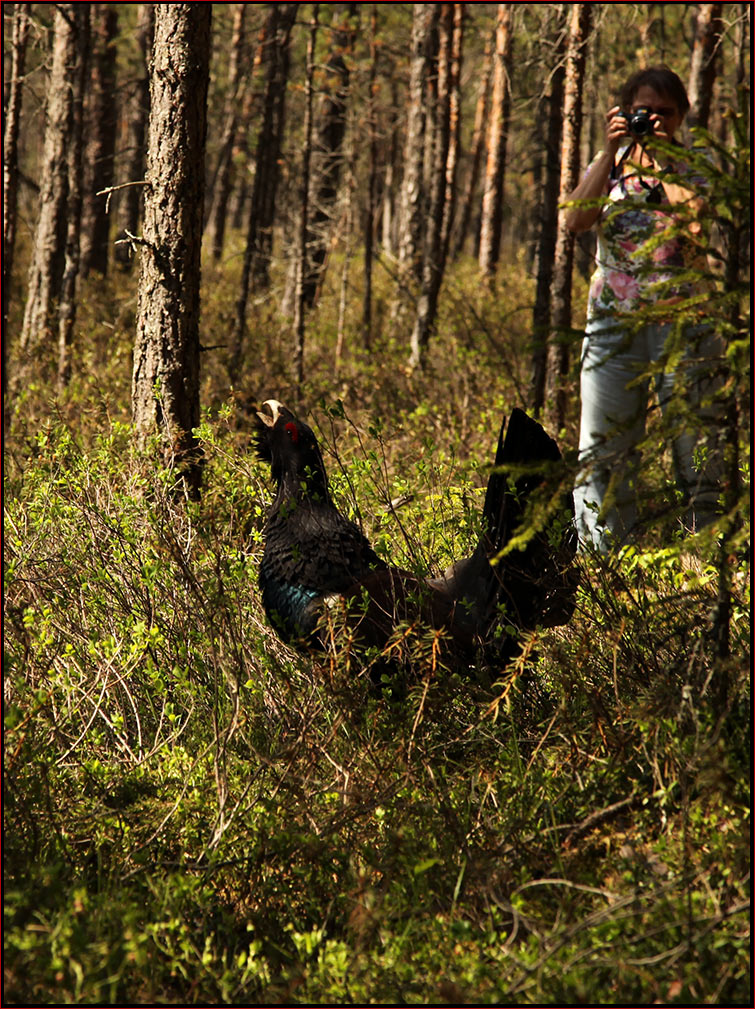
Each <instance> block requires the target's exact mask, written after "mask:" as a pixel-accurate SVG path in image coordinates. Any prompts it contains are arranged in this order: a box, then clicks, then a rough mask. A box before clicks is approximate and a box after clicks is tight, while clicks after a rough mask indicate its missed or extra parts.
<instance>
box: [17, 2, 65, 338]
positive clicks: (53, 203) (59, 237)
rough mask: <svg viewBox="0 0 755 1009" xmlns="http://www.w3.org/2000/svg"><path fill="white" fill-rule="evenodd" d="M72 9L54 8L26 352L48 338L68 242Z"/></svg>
mask: <svg viewBox="0 0 755 1009" xmlns="http://www.w3.org/2000/svg"><path fill="white" fill-rule="evenodd" d="M76 6H77V5H76V4H56V7H55V28H54V32H55V36H54V42H53V54H52V70H51V71H50V84H49V91H48V97H47V109H46V115H45V120H46V123H45V143H44V151H43V154H42V181H41V183H40V191H39V217H38V219H37V227H36V232H35V236H34V247H33V249H32V257H31V264H30V267H29V283H28V291H27V296H26V307H25V311H24V322H23V328H22V330H21V350H22V351H24V352H27V351H30V350H32V349H33V348H36V347H38V346H39V345H40V344H41V343H43V342H48V341H49V340H50V337H51V336H52V331H53V324H54V319H55V310H56V303H57V301H58V299H59V297H60V288H61V283H62V280H63V266H64V257H65V240H66V201H67V199H68V147H69V143H70V136H71V123H72V116H73V87H74V76H75V72H76V28H75V25H76V18H75V7H76Z"/></svg>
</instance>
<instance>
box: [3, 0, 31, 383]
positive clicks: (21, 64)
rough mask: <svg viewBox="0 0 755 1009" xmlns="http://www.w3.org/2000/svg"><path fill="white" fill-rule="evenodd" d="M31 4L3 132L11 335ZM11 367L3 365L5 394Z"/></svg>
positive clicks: (21, 11) (22, 21) (14, 58)
mask: <svg viewBox="0 0 755 1009" xmlns="http://www.w3.org/2000/svg"><path fill="white" fill-rule="evenodd" d="M30 9H31V4H25V3H21V4H15V5H14V10H13V35H12V39H11V65H10V75H9V76H10V81H9V85H8V103H7V106H6V110H5V129H4V131H3V155H4V158H3V283H2V326H3V333H6V334H7V328H6V327H7V324H8V300H9V294H10V285H11V280H12V277H13V254H14V252H15V248H16V223H17V214H18V134H19V127H20V125H21V105H22V99H23V76H24V68H25V66H26V43H27V39H28V36H29V11H30ZM6 373H7V369H6V368H5V367H3V394H5V389H6Z"/></svg>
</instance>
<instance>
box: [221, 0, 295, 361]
mask: <svg viewBox="0 0 755 1009" xmlns="http://www.w3.org/2000/svg"><path fill="white" fill-rule="evenodd" d="M297 9H298V4H271V6H270V10H269V13H268V19H267V23H266V25H265V28H264V39H262V38H261V40H260V45H261V48H262V52H263V53H264V57H263V58H264V60H265V63H266V74H265V87H264V95H263V104H262V122H261V124H260V128H259V133H258V135H257V148H256V156H255V162H256V167H255V173H254V186H253V188H252V198H251V206H250V208H249V220H248V225H247V234H246V248H245V250H244V263H243V267H242V272H241V290H240V293H239V297H238V299H237V301H236V318H235V322H234V327H233V333H232V337H231V350H230V355H229V362H228V373H229V376H230V378H231V380H232V381H235V379H236V377H237V375H238V371H239V366H240V363H241V354H242V350H243V343H244V336H245V334H246V309H247V304H248V302H249V294H250V291H251V287H252V281H254V284H255V286H256V287H257V288H258V289H262V290H264V289H265V288H267V287H268V285H269V283H270V259H271V255H272V248H273V223H274V219H275V201H276V195H277V191H278V180H279V177H280V164H279V162H280V149H281V148H280V145H281V138H282V136H283V126H284V123H285V118H286V86H287V84H288V71H289V42H290V38H291V29H292V28H293V26H294V22H295V21H296V13H297Z"/></svg>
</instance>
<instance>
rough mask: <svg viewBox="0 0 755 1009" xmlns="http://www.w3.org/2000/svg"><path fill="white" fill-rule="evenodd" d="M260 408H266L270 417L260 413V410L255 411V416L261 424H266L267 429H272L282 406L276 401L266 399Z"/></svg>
mask: <svg viewBox="0 0 755 1009" xmlns="http://www.w3.org/2000/svg"><path fill="white" fill-rule="evenodd" d="M262 406H263V407H265V406H266V407H267V408H268V410H269V411H270V416H269V417H268V415H267V414H266V413H262V411H261V410H258V411H257V416H258V417H259V419H260V420H261V421H262V423H263V424H267V426H268V427H273V425H274V424H275V422H276V421H277V419H278V417H279V416H280V412H281V406H282V404H281V403H279V402H278V400H277V399H266V400H265V402H264V403H263V404H262Z"/></svg>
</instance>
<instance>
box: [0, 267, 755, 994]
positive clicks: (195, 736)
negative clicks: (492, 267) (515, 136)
mask: <svg viewBox="0 0 755 1009" xmlns="http://www.w3.org/2000/svg"><path fill="white" fill-rule="evenodd" d="M466 268H467V267H466V266H465V265H464V264H461V265H460V266H459V267H458V272H457V273H456V274H454V276H455V278H456V279H455V283H456V285H457V288H458V290H462V289H464V288H465V286H467V279H468V278H466V275H465V273H464V270H465V269H466ZM521 273H522V271H521V270H520V269H519V268H518V267H517V268H515V269H514V268H512V271H511V274H512V276H511V277H510V278H508V280H507V282H508V283H509V284H510V285H511V287H510V289H509V296H508V298H507V301H506V306H504V305H503V301H502V299H501V298H500V297H497V296H496V292H495V291H494V292H489V293H486V292H481V293H480V294H479V296H478V298H477V300H476V301H475V302H474V303H473V304H468V305H466V306H465V305H463V304H462V302H461V300H460V299H455V298H454V297H448V298H447V299H446V300H445V301H444V313H445V314H444V316H443V318H442V319H441V322H440V328H439V334H438V337H437V344H436V352H435V356H434V359H433V363H432V368H431V372H430V374H429V375H427V376H417V375H411V374H409V373H407V372H405V371H403V370H402V368H401V366H400V361H401V360H403V357H404V348H403V347H402V346H401V345H400V342H399V341H398V337H397V335H396V334H392V333H391V332H390V326H389V320H388V313H387V311H381V310H378V311H376V313H375V315H376V318H377V319H379V320H380V319H382V320H383V323H382V324H381V327H379V328H378V331H377V332H376V333H375V334H374V341H375V344H374V347H373V352H372V354H370V355H369V356H366V355H364V354H363V353H362V352H361V351H360V350H359V349H358V348H356V347H354V346H351V347H347V348H346V350H345V351H344V352H343V353H342V356H341V359H340V361H339V362H338V368H337V369H336V368H335V364H334V357H333V355H334V349H335V340H336V336H335V334H334V332H332V331H331V330H330V329H329V328H328V326H327V324H326V323H327V319H325V318H322V319H321V318H319V317H318V316H317V315H315V316H313V317H312V319H311V320H310V330H309V337H308V338H309V339H310V341H311V344H310V359H311V362H312V366H311V369H310V374H309V378H308V383H307V385H306V387H305V388H304V389H303V390H301V393H300V395H299V396H298V398H296V400H294V401H292V397H293V395H294V391H293V387H292V385H291V380H290V377H289V375H288V371H287V364H286V354H285V346H283V347H281V340H282V339H283V341H284V343H285V338H284V337H279V336H278V335H277V333H276V332H275V330H274V325H275V326H282V325H283V324H282V323H281V321H280V320H279V319H277V318H274V315H273V313H272V311H271V309H270V307H269V305H261V304H260V305H257V306H255V308H254V309H253V313H257V316H256V317H255V319H253V320H252V325H250V334H252V335H251V336H250V338H249V341H250V343H249V346H248V347H247V353H248V359H249V361H250V362H251V361H254V362H255V363H254V367H252V364H251V363H250V364H249V365H248V367H247V370H246V371H245V373H244V375H243V376H242V377H241V380H240V381H239V383H238V384H237V386H236V387H235V388H234V389H233V391H232V392H231V393H230V394H229V392H228V383H227V377H226V376H225V374H224V371H223V360H224V359H223V355H222V351H209V352H208V353H207V355H206V360H205V362H204V363H205V370H204V375H205V388H204V402H205V404H206V405H205V410H204V416H203V421H202V425H201V428H200V431H199V435H200V439H201V443H202V447H203V450H204V458H205V470H204V489H203V495H202V498H201V500H200V501H198V502H197V501H190V500H185V499H183V498H182V497H181V496H180V495H177V494H176V492H175V487H174V486H173V483H172V478H171V474H170V473H167V472H162V471H160V470H158V469H156V468H155V462H154V457H153V455H152V454H151V453H150V452H149V451H147V452H145V453H143V454H140V453H139V452H137V450H136V449H135V448H134V444H133V441H132V437H131V429H130V427H129V424H128V412H127V410H128V380H129V376H128V349H127V348H128V334H129V331H130V330H129V327H130V322H129V318H130V315H129V312H130V309H129V304H130V301H129V298H130V295H129V294H128V291H124V292H120V293H118V294H117V296H114V297H113V299H112V300H111V301H109V302H105V301H104V300H102V301H97V300H96V299H95V298H94V296H93V297H92V299H91V300H90V301H88V302H87V303H86V305H85V307H84V308H83V311H82V323H81V325H82V331H83V332H86V333H88V334H89V336H88V338H87V340H85V339H84V338H83V337H82V339H81V340H80V342H79V345H78V349H77V352H76V353H77V356H78V368H76V365H75V370H77V373H78V374H79V376H84V377H80V378H79V379H78V380H77V383H76V384H75V385H74V386H73V387H72V388H71V389H70V390H69V392H68V393H67V394H66V395H65V396H62V397H57V398H56V399H55V400H54V402H53V399H52V396H51V393H50V391H49V386H47V385H46V384H45V382H44V381H43V380H40V382H39V383H38V384H37V385H36V386H32V385H30V386H27V387H26V388H25V389H24V391H23V393H22V394H21V395H20V396H19V397H18V398H17V400H16V401H15V403H14V410H15V412H14V416H13V426H12V429H11V432H10V434H9V435H8V439H7V443H6V463H5V499H6V500H5V569H4V617H5V620H4V624H5V641H4V649H5V651H4V669H5V706H4V715H5V767H4V793H5V832H4V847H5V927H4V935H5V961H4V970H5V1000H6V1002H7V1004H16V1005H20V1004H42V1003H49V1002H56V1003H66V1002H78V1003H82V1004H103V1003H112V1002H119V1003H124V1002H128V1003H144V1004H154V1003H177V1004H194V1003H196V1004H200V1003H205V1004H207V1003H210V1004H218V1003H232V1004H234V1003H235V1004H250V1003H254V1002H258V1003H287V1002H291V1001H295V1002H302V1003H325V1004H328V1003H329V1004H341V1003H344V1004H345V1003H366V1002H370V1003H380V1002H389V1003H396V1002H398V1003H412V1002H415V1003H423V1002H424V1003H428V1002H429V1003H459V1002H479V1003H490V1004H492V1003H514V1004H520V1003H521V1004H543V1003H553V1004H584V1003H596V1002H597V1003H603V1004H606V1003H618V1002H621V1003H652V1002H659V1003H663V1004H674V1003H676V1004H690V1003H707V1004H728V1005H731V1004H745V1003H746V1002H747V999H748V997H749V986H750V943H749V853H750V842H749V831H750V813H749V809H750V806H749V802H750V783H749V766H750V752H751V738H750V726H751V722H750V683H749V666H750V663H749V603H750V600H749V581H748V577H749V572H748V567H747V543H746V541H745V530H746V528H747V527H746V516H745V515H744V514H740V512H739V511H738V512H737V514H736V515H734V516H732V517H731V523H730V525H729V526H727V530H728V532H727V533H726V535H727V540H726V543H727V549H728V551H729V554H728V568H727V571H728V573H729V575H730V578H729V582H730V600H731V607H730V610H729V611H728V613H729V619H728V622H727V626H726V631H727V638H726V643H727V647H726V648H722V647H721V635H720V633H719V632H720V624H721V612H720V591H719V590H720V579H721V563H720V551H719V549H718V545H719V543H720V537H721V535H722V533H721V529H720V528H718V527H713V528H712V529H711V530H709V531H708V533H707V534H704V533H701V534H699V535H698V536H696V537H688V538H686V539H680V538H678V536H677V535H676V533H675V530H674V527H673V523H672V522H669V524H668V527H667V528H663V527H659V529H657V530H656V531H655V532H654V533H650V534H649V535H648V540H647V542H645V543H643V544H642V545H637V546H635V547H632V548H627V549H626V550H625V551H624V552H623V553H622V554H620V555H618V556H616V557H612V558H610V560H606V559H602V558H599V557H593V556H590V555H582V557H581V560H580V564H581V567H582V581H581V588H580V594H579V600H578V606H577V612H576V614H575V616H574V618H573V619H572V621H571V623H570V625H569V626H567V627H563V628H558V629H554V630H550V631H537V632H533V633H531V634H530V635H528V636H527V637H526V638H525V639H524V640H523V641H522V650H521V654H520V655H519V657H518V658H517V659H516V660H515V661H514V662H513V663H512V664H511V665H510V666H508V667H506V668H503V669H500V670H498V671H497V673H496V675H495V676H494V678H493V682H490V680H489V679H488V680H484V679H482V678H479V677H477V676H475V674H474V671H473V670H472V671H470V676H469V677H460V676H458V675H450V674H449V673H448V672H447V671H446V670H444V669H443V667H442V664H441V662H440V660H439V659H438V656H437V652H436V650H435V649H434V648H433V642H432V640H423V639H421V638H419V639H418V640H417V641H416V643H415V647H416V654H417V662H416V675H415V678H414V679H412V680H411V682H409V683H408V684H407V685H406V688H405V691H404V692H403V694H402V695H401V697H400V699H399V700H396V699H395V698H394V699H391V696H390V692H386V694H384V695H383V696H381V697H379V696H376V695H375V693H374V691H372V690H371V689H370V684H369V678H368V677H367V676H366V675H365V674H364V673H363V672H362V671H360V670H359V668H358V667H357V668H355V664H354V662H353V661H352V659H351V657H350V656H349V655H348V654H344V653H343V652H334V653H333V654H330V655H325V656H321V657H320V658H319V659H318V658H308V657H302V656H301V655H299V654H297V653H295V652H293V651H291V650H290V649H288V648H287V647H286V646H284V645H283V644H281V642H280V641H279V640H278V639H277V638H276V636H275V635H274V633H273V632H272V630H271V628H270V627H268V625H267V624H266V622H265V620H264V617H263V613H262V610H261V607H260V601H259V597H258V593H257V587H256V577H257V565H258V562H259V558H260V555H261V530H262V527H263V523H264V515H265V509H266V506H267V503H268V502H269V500H270V486H269V474H268V472H267V471H266V469H265V467H263V466H262V465H261V464H260V463H258V462H257V461H256V460H255V459H254V457H253V454H252V451H251V447H250V441H249V432H250V430H251V424H250V419H249V414H250V411H251V410H252V409H253V407H254V403H255V402H257V401H259V400H260V399H264V398H267V397H268V396H272V395H274V396H275V397H276V398H279V399H281V400H283V401H284V402H288V403H291V404H292V405H294V406H296V408H297V409H298V410H301V412H302V413H305V414H306V415H307V416H308V417H309V418H311V419H312V420H313V423H314V425H315V427H316V428H317V429H318V432H319V434H320V435H321V437H322V441H323V444H324V447H325V455H326V461H327V465H328V469H329V471H330V474H331V480H332V484H333V489H334V493H335V495H336V497H337V499H338V502H339V505H340V507H341V508H342V509H343V510H344V511H345V512H347V513H348V514H350V515H351V516H352V517H353V518H355V519H356V520H358V521H361V522H362V523H363V525H364V527H365V531H366V532H367V534H368V535H369V536H370V538H371V539H372V540H373V542H374V543H375V544H376V547H377V549H378V550H380V551H382V552H383V553H385V554H386V555H387V556H390V557H391V558H392V559H393V560H394V561H395V562H397V563H400V564H404V565H407V564H414V565H419V566H423V567H424V569H426V570H432V571H437V570H439V569H442V568H443V567H444V566H445V565H446V564H447V563H448V562H449V561H450V560H451V559H452V558H453V557H458V556H459V553H460V552H461V551H463V550H464V549H466V548H468V547H469V545H470V543H471V542H472V541H473V537H474V533H475V528H476V525H475V522H476V521H477V516H478V514H479V508H480V503H481V494H482V488H483V487H484V483H485V479H486V476H487V470H486V466H488V465H489V462H490V460H491V459H492V457H493V453H494V449H495V441H496V438H497V435H498V428H499V426H500V420H501V417H502V416H503V415H504V414H505V413H507V412H508V410H509V409H510V408H511V407H512V406H514V405H521V404H522V403H523V398H522V394H521V390H523V389H524V388H526V381H525V377H526V374H527V355H526V350H523V349H522V348H526V339H527V335H526V334H527V327H526V318H525V316H526V313H523V312H522V311H518V308H519V306H521V305H526V304H527V298H528V297H529V296H530V295H531V291H530V290H529V288H528V286H527V283H526V282H525V281H524V280H521V281H517V279H516V278H517V277H518V276H520V274H521ZM335 275H336V271H335V270H334V271H333V276H335ZM207 284H208V290H207V297H206V299H205V307H204V318H205V329H206V332H205V334H204V336H203V343H204V344H205V345H207V346H212V345H214V344H216V343H221V342H222V334H223V331H224V327H225V320H226V319H227V318H229V317H230V316H229V312H230V310H231V308H232V304H233V302H232V298H233V284H232V280H228V279H226V278H225V274H224V275H223V276H222V277H221V276H217V277H209V278H208V281H207ZM517 284H519V285H520V289H518V288H517V287H516V285H517ZM457 288H454V287H453V283H452V284H451V292H452V293H453V291H454V290H456V289H457ZM498 293H500V292H498ZM377 296H378V298H380V297H381V296H383V297H385V298H386V299H387V293H386V292H382V293H381V290H380V288H379V287H378V292H377ZM108 313H109V314H108ZM475 315H476V316H477V317H478V318H479V325H478V324H477V323H475V324H474V325H472V324H471V322H470V319H471V318H473V317H474V316H475ZM462 320H464V321H462ZM348 321H349V320H348V319H347V322H348ZM351 321H352V322H353V320H351ZM103 322H107V323H108V326H103ZM485 333H488V334H489V335H490V338H489V339H488V337H486V336H485ZM334 376H335V379H334ZM574 424H575V419H574V417H573V416H572V417H570V419H569V420H568V422H567V427H566V430H565V431H564V432H562V442H563V446H564V449H565V453H566V455H567V458H568V459H570V460H571V462H572V463H573V461H574V459H573V451H572V452H570V450H569V446H573V445H574V444H575V442H576V438H575V431H574ZM743 460H746V455H745V453H744V448H743ZM665 465H666V464H665V463H664V462H663V460H660V459H659V460H657V461H655V462H654V463H653V465H651V466H650V467H649V469H648V471H647V474H646V480H647V481H648V483H649V485H653V486H654V493H655V492H657V493H659V494H660V493H661V487H662V483H663V480H664V477H665V472H664V466H665ZM742 465H743V467H744V466H746V463H745V462H743V463H742ZM745 476H746V473H745ZM654 481H655V484H653V482H654ZM656 499H657V498H656ZM391 502H393V505H391ZM745 503H746V502H740V503H739V505H738V508H740V509H744V507H745Z"/></svg>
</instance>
